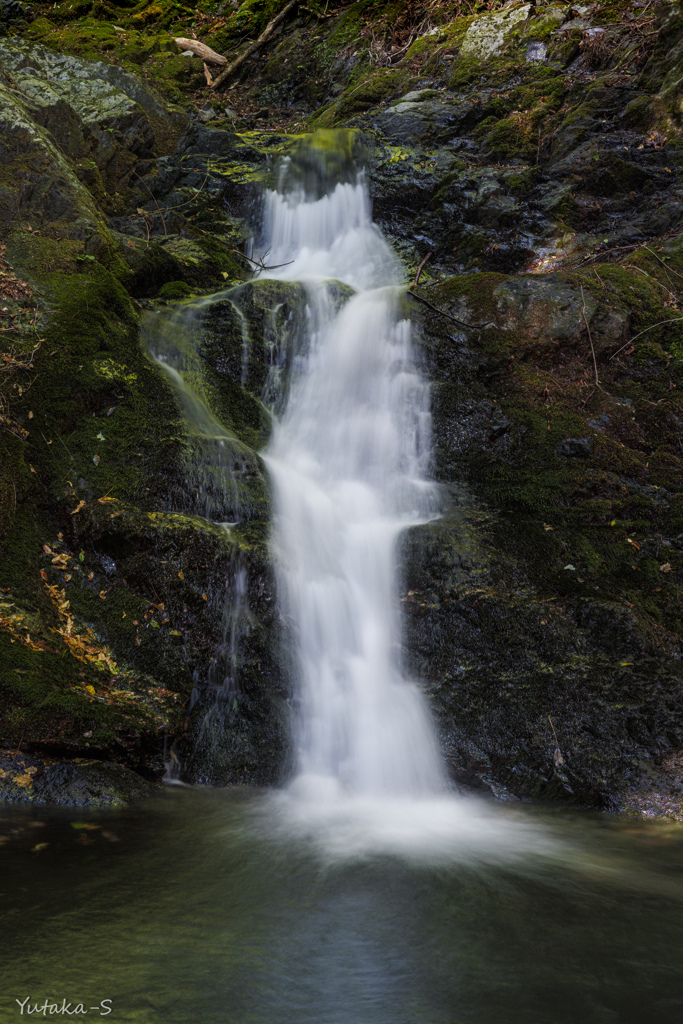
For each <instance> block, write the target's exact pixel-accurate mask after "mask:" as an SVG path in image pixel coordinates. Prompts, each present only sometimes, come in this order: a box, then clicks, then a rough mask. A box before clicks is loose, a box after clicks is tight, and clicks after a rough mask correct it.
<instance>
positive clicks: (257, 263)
mask: <svg viewBox="0 0 683 1024" xmlns="http://www.w3.org/2000/svg"><path fill="white" fill-rule="evenodd" d="M230 251H231V252H234V253H237V255H238V256H243V257H244V259H245V260H249V262H250V263H253V264H254V266H255V267H258V268H259V270H279V269H280V267H289V266H291V265H292V263H294V260H289V262H288V263H275V264H273V266H272V267H268V266H266V264H265V262H264V260H265V256H264V257H263V258H262V259H260V260H253V259H252V258H251V256H247V254H246V253H244V252H240V251H239V249H231V250H230ZM267 255H268V253H266V256H267Z"/></svg>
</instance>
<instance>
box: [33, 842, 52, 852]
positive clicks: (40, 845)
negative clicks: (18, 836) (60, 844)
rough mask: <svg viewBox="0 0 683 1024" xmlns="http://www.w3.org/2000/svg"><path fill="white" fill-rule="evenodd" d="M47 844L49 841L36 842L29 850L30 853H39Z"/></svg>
mask: <svg viewBox="0 0 683 1024" xmlns="http://www.w3.org/2000/svg"><path fill="white" fill-rule="evenodd" d="M49 845H50V844H49V843H36V845H35V846H34V847H33V849H32V850H31V853H40V851H41V850H44V849H45V848H46V847H48V846H49Z"/></svg>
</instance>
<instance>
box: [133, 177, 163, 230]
mask: <svg viewBox="0 0 683 1024" xmlns="http://www.w3.org/2000/svg"><path fill="white" fill-rule="evenodd" d="M133 174H134V175H135V177H136V178H137V179H138V181H139V182H140V183H141V184H142V185H144V186H145V188H146V189H147V191H148V192H149V194H150V195H151V197H152V199H153V200H154V205H155V206H156V208H157V211H158V213H159V216H160V217H161V223H162V224H163V225H164V234H165V235H167V234H168V231H167V230H166V221H165V220H164V215H163V213H162V212H161V207H160V206H159V204H158V202H157V197H156V196H155V195H154V193H153V192H152V190H151V188H150V187H149V185H148V184H147V182H146V181H145V180H144V178H141V177H140V175H139V174H138V173H137V172H136V171H133Z"/></svg>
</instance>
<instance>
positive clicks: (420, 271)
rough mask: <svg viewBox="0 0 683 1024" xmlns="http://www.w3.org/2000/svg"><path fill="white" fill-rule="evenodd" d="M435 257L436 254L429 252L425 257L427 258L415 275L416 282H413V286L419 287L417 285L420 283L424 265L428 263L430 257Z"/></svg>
mask: <svg viewBox="0 0 683 1024" xmlns="http://www.w3.org/2000/svg"><path fill="white" fill-rule="evenodd" d="M433 255H434V253H431V252H428V253H427V255H426V256H425V258H424V259H423V260H422V263H421V264H420V266H419V267H418V268H417V274H416V275H415V281H414V282H413V286H414V287H417V285H418V284H419V283H420V274H421V273H422V268H423V267H424V265H425V263H426V262H427V260H428V259H429V257H430V256H433Z"/></svg>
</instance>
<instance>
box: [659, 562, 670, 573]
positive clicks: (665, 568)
mask: <svg viewBox="0 0 683 1024" xmlns="http://www.w3.org/2000/svg"><path fill="white" fill-rule="evenodd" d="M659 571H660V572H673V570H672V568H671V566H670V565H669V563H668V562H665V563H664V565H660V567H659Z"/></svg>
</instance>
